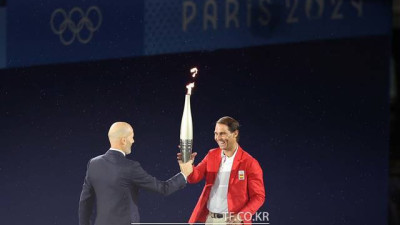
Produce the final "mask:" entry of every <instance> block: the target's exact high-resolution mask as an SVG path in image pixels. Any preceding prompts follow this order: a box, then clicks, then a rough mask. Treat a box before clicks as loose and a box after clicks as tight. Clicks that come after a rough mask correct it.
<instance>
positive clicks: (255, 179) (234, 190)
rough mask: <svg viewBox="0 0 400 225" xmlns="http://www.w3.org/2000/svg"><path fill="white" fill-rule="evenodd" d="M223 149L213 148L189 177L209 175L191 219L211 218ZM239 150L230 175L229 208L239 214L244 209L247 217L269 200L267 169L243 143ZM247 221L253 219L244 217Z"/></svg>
mask: <svg viewBox="0 0 400 225" xmlns="http://www.w3.org/2000/svg"><path fill="white" fill-rule="evenodd" d="M221 151H222V150H221V149H220V148H215V149H211V150H210V151H209V152H208V154H207V155H206V157H204V159H203V161H201V162H200V163H199V164H198V165H197V166H196V167H194V170H193V173H192V174H190V176H189V177H188V178H187V181H188V182H189V183H197V182H199V181H201V180H202V179H203V178H204V176H205V178H206V184H205V186H204V189H203V192H202V193H201V195H200V198H199V201H198V202H197V204H196V207H195V208H194V210H193V213H192V216H191V217H190V219H189V223H204V222H205V221H206V219H207V215H208V213H209V212H208V209H207V202H208V198H209V196H210V192H211V187H212V185H213V184H214V181H215V178H216V177H217V174H218V170H219V167H220V164H221ZM237 151H238V152H237V153H236V156H235V159H234V160H233V165H232V170H231V175H230V178H229V186H228V197H227V199H228V210H229V212H232V213H235V214H237V213H239V212H242V213H243V214H241V216H242V219H245V218H243V217H244V213H247V214H248V213H251V215H253V214H254V213H255V212H256V211H257V210H258V209H259V208H260V207H261V205H262V204H263V203H264V201H265V189H264V181H263V171H262V169H261V167H260V164H259V163H258V161H257V160H256V159H254V158H253V157H252V156H251V155H250V154H249V153H247V152H245V151H244V150H243V149H242V148H241V147H240V146H239V148H238V150H237ZM248 217H249V216H247V218H248ZM244 222H245V223H251V220H247V221H246V220H244Z"/></svg>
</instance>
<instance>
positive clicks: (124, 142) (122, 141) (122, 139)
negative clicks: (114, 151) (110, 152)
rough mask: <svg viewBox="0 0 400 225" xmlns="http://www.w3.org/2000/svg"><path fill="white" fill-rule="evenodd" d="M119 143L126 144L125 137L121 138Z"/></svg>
mask: <svg viewBox="0 0 400 225" xmlns="http://www.w3.org/2000/svg"><path fill="white" fill-rule="evenodd" d="M121 144H122V145H126V137H123V138H121Z"/></svg>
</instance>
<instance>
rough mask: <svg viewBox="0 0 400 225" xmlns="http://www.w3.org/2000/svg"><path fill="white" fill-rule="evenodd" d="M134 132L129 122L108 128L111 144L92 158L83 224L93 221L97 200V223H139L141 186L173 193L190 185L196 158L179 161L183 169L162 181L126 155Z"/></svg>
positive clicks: (82, 203) (85, 187) (85, 188)
mask: <svg viewBox="0 0 400 225" xmlns="http://www.w3.org/2000/svg"><path fill="white" fill-rule="evenodd" d="M133 136H134V133H133V128H132V127H131V126H130V125H129V124H128V123H125V122H116V123H114V124H113V125H112V126H111V127H110V130H109V132H108V137H109V140H110V144H111V148H110V149H109V150H108V151H107V152H106V153H105V154H104V155H100V156H97V157H95V158H93V159H91V160H90V161H89V163H88V166H87V171H86V177H85V180H84V183H83V188H82V193H81V197H80V201H79V224H80V225H91V217H92V214H93V208H94V204H96V219H95V222H94V224H95V225H130V224H131V223H139V221H140V218H139V211H138V205H137V200H138V190H139V188H143V189H146V190H150V191H154V192H157V193H160V194H163V195H169V194H171V193H173V192H175V191H177V190H179V189H181V188H183V187H184V186H185V185H186V177H187V176H189V175H190V174H191V173H192V172H193V166H192V163H193V161H189V162H187V163H182V161H179V166H180V169H181V173H178V174H176V175H175V176H173V177H172V178H170V179H169V180H167V181H159V180H158V179H156V178H155V177H153V176H151V175H149V174H148V173H147V172H146V171H145V170H144V169H143V168H142V167H141V166H140V164H139V163H138V162H136V161H133V160H129V159H126V158H125V155H126V154H130V153H131V146H132V144H133V143H134V139H133Z"/></svg>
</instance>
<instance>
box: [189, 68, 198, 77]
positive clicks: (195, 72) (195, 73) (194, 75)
mask: <svg viewBox="0 0 400 225" xmlns="http://www.w3.org/2000/svg"><path fill="white" fill-rule="evenodd" d="M190 72H191V73H193V74H192V77H196V75H197V72H198V70H197V68H196V67H194V68H192V69H190Z"/></svg>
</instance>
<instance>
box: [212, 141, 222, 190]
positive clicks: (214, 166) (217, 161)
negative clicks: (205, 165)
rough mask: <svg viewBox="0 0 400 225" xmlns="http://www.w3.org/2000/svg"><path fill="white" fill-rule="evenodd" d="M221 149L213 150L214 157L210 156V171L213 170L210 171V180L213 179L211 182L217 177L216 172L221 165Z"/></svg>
mask: <svg viewBox="0 0 400 225" xmlns="http://www.w3.org/2000/svg"><path fill="white" fill-rule="evenodd" d="M221 151H222V150H221V149H220V148H218V150H217V151H215V153H214V154H216V155H215V156H214V157H211V165H210V166H211V170H210V171H215V172H213V173H211V175H212V176H213V177H212V178H211V180H212V181H213V183H212V184H214V183H215V179H216V178H217V174H218V171H219V167H220V166H221Z"/></svg>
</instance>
